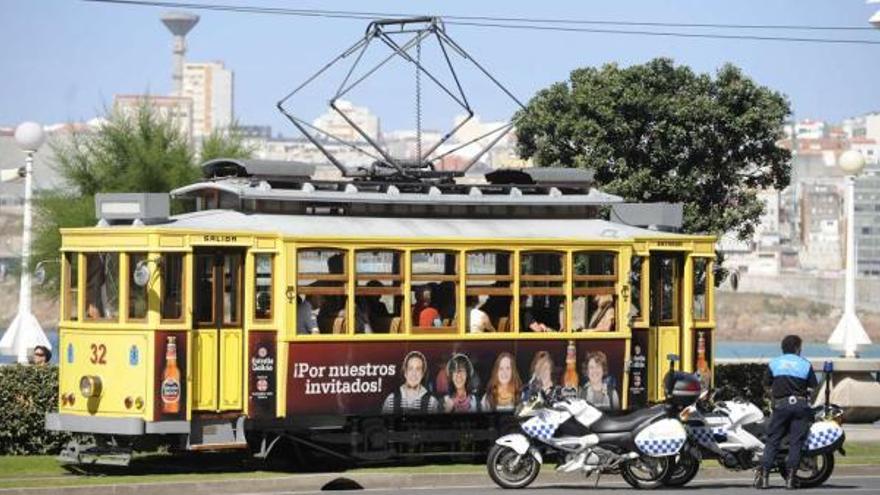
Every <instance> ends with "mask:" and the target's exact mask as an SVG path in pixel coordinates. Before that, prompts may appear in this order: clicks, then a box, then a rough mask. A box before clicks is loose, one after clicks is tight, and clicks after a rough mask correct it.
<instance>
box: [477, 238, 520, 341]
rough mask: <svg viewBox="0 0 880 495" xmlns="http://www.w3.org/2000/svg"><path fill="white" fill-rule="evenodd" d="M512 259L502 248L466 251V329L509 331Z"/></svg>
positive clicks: (511, 312) (511, 296)
mask: <svg viewBox="0 0 880 495" xmlns="http://www.w3.org/2000/svg"><path fill="white" fill-rule="evenodd" d="M511 261H512V256H511V253H508V252H503V251H478V252H469V253H468V254H467V276H466V278H465V280H466V287H465V301H466V303H467V304H466V305H467V308H466V311H467V314H466V317H467V325H465V328H466V330H467V331H468V332H470V333H482V332H510V331H511V330H512V328H511V327H512V326H513V319H512V318H511V315H512V314H513V311H512V306H513V289H512V287H511V283H512V282H513V276H512V275H511V269H510V266H511Z"/></svg>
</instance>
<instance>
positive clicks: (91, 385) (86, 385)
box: [79, 375, 101, 399]
mask: <svg viewBox="0 0 880 495" xmlns="http://www.w3.org/2000/svg"><path fill="white" fill-rule="evenodd" d="M79 391H80V393H81V394H82V396H83V397H85V398H87V399H88V398H90V397H99V396H100V395H101V378H100V377H98V376H94V375H86V376H83V377H82V378H80V379H79Z"/></svg>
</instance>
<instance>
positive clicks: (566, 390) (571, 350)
mask: <svg viewBox="0 0 880 495" xmlns="http://www.w3.org/2000/svg"><path fill="white" fill-rule="evenodd" d="M576 364H577V348H576V347H575V345H574V341H573V340H569V341H568V349H566V351H565V375H563V377H562V387H563V388H562V392H563V395H565V396H567V397H574V396H576V395H577V390H578V373H577V366H576Z"/></svg>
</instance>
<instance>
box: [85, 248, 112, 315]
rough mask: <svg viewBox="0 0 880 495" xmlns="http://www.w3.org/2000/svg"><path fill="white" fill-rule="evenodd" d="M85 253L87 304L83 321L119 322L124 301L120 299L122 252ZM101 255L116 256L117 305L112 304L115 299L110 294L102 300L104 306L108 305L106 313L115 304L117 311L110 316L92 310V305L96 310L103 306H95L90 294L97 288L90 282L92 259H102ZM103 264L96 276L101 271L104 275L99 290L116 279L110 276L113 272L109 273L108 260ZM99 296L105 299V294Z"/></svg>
mask: <svg viewBox="0 0 880 495" xmlns="http://www.w3.org/2000/svg"><path fill="white" fill-rule="evenodd" d="M85 254H86V256H85V263H84V265H85V270H86V281H85V286H84V288H83V289H84V291H85V304H84V306H85V309H84V310H83V321H89V322H105V323H106V322H113V321H115V322H119V319H120V317H121V312H120V305H121V302H122V301H121V299H120V295H121V293H120V280H121V275H122V265H121V263H120V253H119V252H118V251H94V252H88V253H85ZM101 256H110V257H112V258H110V259H113V258H115V260H116V266H115V271H116V278H115V282H116V288H115V299H116V300H115V305H114V304H111V303H112V302H114V301H113V300H112V299H113V298H111V297H109V296H108V297H107V300H106V301H103V300H102V301H101V306H102V307H103V306H105V305H106V307H105V308H104V312H105V313H106V310H107V309H110V308H111V307H112V306H115V311H114V312H113V313H112V314H111V315H110V316H92V315H91V310H90V308H91V307H94V308H95V311H101V308H98V307H97V306H96V305H94V306H93V305H91V302H92V300H91V299H90V296H91V295H92V294H91V293H92V292H93V291H94V290H95V289H92V288H90V283H91V280H90V278H91V277H90V275H91V272H90V269H91V264H92V260H96V259H100V257H101ZM101 264H102V265H103V267H102V269H101V271H100V272H95V274H96V276H97V274H98V273H101V274H102V275H101V276H102V277H103V282H101V283H99V287H98V288H97V290H99V291H100V290H101V289H100V287H101V286H104V285H110V284H112V282H113V281H114V280H113V279H112V278H108V275H110V274H111V273H112V272H110V273H108V269H107V262H106V261H102V262H101ZM99 297H101V298H102V299H103V294H101V295H100V296H99ZM94 302H96V303H97V301H94Z"/></svg>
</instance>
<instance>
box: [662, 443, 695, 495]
mask: <svg viewBox="0 0 880 495" xmlns="http://www.w3.org/2000/svg"><path fill="white" fill-rule="evenodd" d="M699 472H700V460H699V459H697V458H696V457H694V455H693V454H691V453H690V452H688V451H686V450H682V452H681V453H680V454H679V456H678V460H677V461H675V464H673V466H672V468H671V469H670V470H669V474H668V475H667V476H666V479H665V480H663V484H664V485H666V486H684V485H686V484H688V483H690V482H691V480H692V479H694V478H695V477H696V476H697V473H699Z"/></svg>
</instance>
